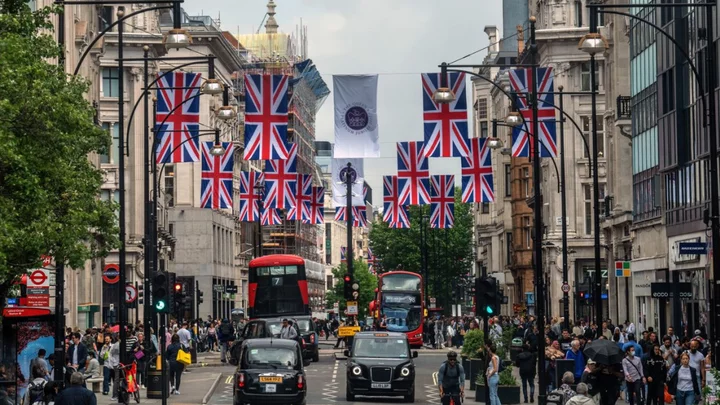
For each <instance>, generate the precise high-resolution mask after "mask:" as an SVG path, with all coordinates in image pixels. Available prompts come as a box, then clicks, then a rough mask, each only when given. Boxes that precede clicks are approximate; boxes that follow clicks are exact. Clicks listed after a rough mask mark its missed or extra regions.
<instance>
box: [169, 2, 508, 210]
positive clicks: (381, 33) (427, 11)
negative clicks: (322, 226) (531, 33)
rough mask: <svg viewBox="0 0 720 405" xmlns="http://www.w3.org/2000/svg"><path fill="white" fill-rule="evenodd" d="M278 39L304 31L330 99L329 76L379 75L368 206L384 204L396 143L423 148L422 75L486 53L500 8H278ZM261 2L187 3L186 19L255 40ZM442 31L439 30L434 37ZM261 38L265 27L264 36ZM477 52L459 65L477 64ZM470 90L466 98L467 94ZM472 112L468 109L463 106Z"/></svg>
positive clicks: (456, 170) (434, 163)
mask: <svg viewBox="0 0 720 405" xmlns="http://www.w3.org/2000/svg"><path fill="white" fill-rule="evenodd" d="M275 3H276V4H277V8H276V12H277V14H276V16H275V19H276V20H277V22H278V24H279V26H280V28H279V30H280V31H282V32H293V31H294V30H295V27H296V26H297V25H299V24H300V19H301V18H302V23H303V24H304V25H306V26H307V27H308V43H309V44H308V53H309V57H310V58H311V59H312V60H313V61H314V62H315V65H316V66H317V68H318V70H319V71H320V73H322V75H323V78H324V79H325V82H326V83H327V85H328V87H329V88H330V90H331V92H332V75H334V74H374V73H378V74H380V78H379V84H378V116H379V131H380V141H381V143H382V145H381V153H382V157H380V158H376V159H365V177H366V179H367V181H368V183H370V185H371V187H372V188H373V195H374V196H373V197H374V198H373V199H374V201H373V204H374V205H376V206H380V205H381V204H382V176H383V175H390V174H395V173H396V170H397V169H396V152H395V143H396V142H398V141H407V140H422V139H423V127H422V88H421V86H420V83H421V82H420V73H423V72H433V71H437V70H438V68H437V65H439V64H440V63H442V62H443V61H446V62H450V61H453V60H455V59H458V58H460V57H462V56H464V55H467V54H468V53H471V52H473V51H475V50H478V49H480V48H484V47H485V46H487V45H488V40H487V35H486V34H485V33H484V32H483V29H484V27H485V26H486V25H497V27H498V28H500V29H502V0H443V1H439V0H352V1H350V0H276V1H275ZM266 5H267V0H242V1H238V0H212V1H202V0H186V1H185V3H184V4H183V7H184V8H185V10H186V12H187V13H188V14H189V15H201V14H202V15H209V16H212V17H213V18H217V17H218V13H219V14H220V18H221V26H222V29H224V30H227V31H230V32H232V33H234V34H235V33H237V32H238V31H239V32H240V33H243V34H248V33H254V32H255V31H256V30H257V29H258V26H259V25H260V22H261V21H262V19H263V16H264V14H265V11H266V9H267V8H266ZM438 28H441V29H438ZM261 32H264V27H263V28H262V31H261ZM485 55H486V52H485V51H482V52H480V53H478V54H476V55H474V56H472V57H469V58H467V59H465V60H464V61H463V62H468V63H480V62H482V59H483V58H484V57H485ZM467 84H468V96H470V91H469V90H470V89H469V84H470V82H469V81H468V82H467ZM469 105H472V104H469ZM316 129H317V131H316V137H317V139H318V140H327V141H331V142H333V141H334V139H333V138H334V132H333V95H332V93H331V95H330V97H328V99H327V100H326V101H325V104H324V105H323V106H322V109H321V110H320V111H319V112H318V116H317V128H316ZM430 171H431V173H432V174H455V176H456V182H457V184H458V185H459V180H460V179H459V176H460V158H446V159H431V161H430Z"/></svg>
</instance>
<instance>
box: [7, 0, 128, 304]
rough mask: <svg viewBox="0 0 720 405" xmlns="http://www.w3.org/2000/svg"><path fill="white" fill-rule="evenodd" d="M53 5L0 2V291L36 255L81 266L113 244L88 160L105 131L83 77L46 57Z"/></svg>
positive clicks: (111, 220) (50, 54)
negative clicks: (96, 118)
mask: <svg viewBox="0 0 720 405" xmlns="http://www.w3.org/2000/svg"><path fill="white" fill-rule="evenodd" d="M52 14H53V9H51V8H45V9H42V10H39V11H36V12H32V11H30V9H29V7H28V6H27V2H26V1H24V0H4V1H3V2H1V3H0V94H2V97H1V98H0V299H3V300H4V298H5V297H6V296H7V294H8V291H9V289H10V287H11V286H12V283H13V282H14V281H15V280H17V278H18V276H20V275H22V274H24V273H25V272H26V271H27V270H28V269H30V268H32V267H35V266H39V265H40V256H41V255H43V254H48V255H51V256H54V257H55V260H56V263H58V262H64V263H66V264H67V265H69V266H70V267H81V266H83V265H84V263H85V261H86V260H87V259H90V258H92V257H97V256H101V255H105V254H106V253H107V251H108V250H109V249H111V248H113V247H115V246H117V241H118V238H117V231H116V226H117V225H116V222H117V220H116V218H115V213H114V208H115V207H114V205H113V203H111V202H104V201H100V199H99V198H98V197H99V191H100V186H101V185H102V182H103V177H102V172H101V171H100V170H99V169H98V168H96V167H95V166H93V165H92V164H91V162H90V161H89V160H88V155H89V154H92V153H102V152H105V151H106V150H107V148H108V146H109V144H110V136H109V134H108V133H106V132H105V131H103V130H102V129H100V128H99V127H98V126H97V125H96V124H95V122H94V115H95V111H94V109H93V108H92V106H91V105H90V103H88V101H87V100H86V99H85V98H84V95H85V92H86V91H87V89H88V83H87V81H85V80H83V79H81V78H78V77H69V76H68V75H67V74H66V73H65V71H64V68H63V67H61V66H57V65H54V64H52V63H51V62H50V61H53V60H57V59H58V58H59V56H60V55H61V53H60V49H59V47H58V46H57V44H56V43H55V41H54V39H53V37H52V36H51V32H52V24H51V22H50V17H51V16H52Z"/></svg>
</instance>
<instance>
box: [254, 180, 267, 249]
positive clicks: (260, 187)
mask: <svg viewBox="0 0 720 405" xmlns="http://www.w3.org/2000/svg"><path fill="white" fill-rule="evenodd" d="M254 187H255V195H256V196H257V201H258V210H259V213H258V214H259V215H258V222H257V228H258V246H257V256H255V257H261V256H262V255H263V254H264V253H263V228H262V212H263V210H264V209H265V207H264V202H263V200H264V199H265V182H264V181H263V180H258V181H257V182H256V183H255V186H254Z"/></svg>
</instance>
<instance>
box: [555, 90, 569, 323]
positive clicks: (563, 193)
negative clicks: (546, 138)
mask: <svg viewBox="0 0 720 405" xmlns="http://www.w3.org/2000/svg"><path fill="white" fill-rule="evenodd" d="M558 91H559V92H560V115H562V114H563V111H565V109H564V103H563V98H564V97H563V86H558ZM566 191H567V190H566V188H565V117H564V116H561V117H560V215H562V276H563V316H564V317H565V329H567V330H570V297H569V294H568V293H569V292H570V289H569V287H570V284H568V240H567V226H568V224H567V200H566V197H567V195H566Z"/></svg>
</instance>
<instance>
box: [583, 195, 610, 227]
mask: <svg viewBox="0 0 720 405" xmlns="http://www.w3.org/2000/svg"><path fill="white" fill-rule="evenodd" d="M583 191H584V195H585V235H592V233H593V225H594V224H593V205H592V200H593V198H592V194H593V190H592V184H584V185H583ZM598 204H600V205H599V206H598V207H599V208H600V212H601V213H603V212H605V184H600V196H599V200H598Z"/></svg>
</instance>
